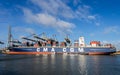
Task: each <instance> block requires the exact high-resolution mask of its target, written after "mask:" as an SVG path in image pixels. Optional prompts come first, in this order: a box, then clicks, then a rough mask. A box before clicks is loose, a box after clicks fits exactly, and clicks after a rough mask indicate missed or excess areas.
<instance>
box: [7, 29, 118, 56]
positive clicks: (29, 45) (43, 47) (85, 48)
mask: <svg viewBox="0 0 120 75" xmlns="http://www.w3.org/2000/svg"><path fill="white" fill-rule="evenodd" d="M9 30H10V29H9ZM43 34H44V33H43ZM32 36H33V37H34V39H30V38H28V37H22V39H24V41H23V42H20V41H18V40H13V39H11V33H9V38H8V50H6V52H5V53H7V54H64V53H66V54H85V55H109V54H112V53H114V52H116V48H115V47H114V46H113V45H112V44H104V45H103V44H101V42H100V41H91V42H90V44H89V45H86V44H85V40H84V37H79V39H78V40H75V41H74V43H73V44H72V42H71V40H70V39H69V38H68V37H66V38H65V40H64V41H62V42H59V41H57V40H56V39H53V38H47V37H45V36H44V37H43V36H42V37H41V36H38V35H35V34H34V35H32Z"/></svg>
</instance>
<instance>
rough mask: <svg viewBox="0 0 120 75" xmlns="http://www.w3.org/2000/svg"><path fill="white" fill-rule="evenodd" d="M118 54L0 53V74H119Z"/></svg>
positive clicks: (119, 59)
mask: <svg viewBox="0 0 120 75" xmlns="http://www.w3.org/2000/svg"><path fill="white" fill-rule="evenodd" d="M119 74H120V56H119V55H116V56H88V55H78V54H77V55H76V54H56V55H39V56H38V55H4V54H1V55H0V75H119Z"/></svg>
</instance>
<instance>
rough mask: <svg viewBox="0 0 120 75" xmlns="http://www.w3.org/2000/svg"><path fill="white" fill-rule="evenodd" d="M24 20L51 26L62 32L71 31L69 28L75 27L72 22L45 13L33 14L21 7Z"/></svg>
mask: <svg viewBox="0 0 120 75" xmlns="http://www.w3.org/2000/svg"><path fill="white" fill-rule="evenodd" d="M23 11H24V15H25V17H26V20H27V21H28V22H31V23H37V24H39V25H44V26H49V27H53V28H55V29H57V30H61V31H64V32H71V29H72V28H74V27H75V25H74V24H73V23H70V22H67V21H63V20H60V19H59V18H58V19H57V18H56V17H54V16H52V15H50V14H47V13H37V14H33V13H32V12H31V11H30V10H29V9H25V8H24V9H23Z"/></svg>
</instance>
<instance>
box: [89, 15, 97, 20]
mask: <svg viewBox="0 0 120 75" xmlns="http://www.w3.org/2000/svg"><path fill="white" fill-rule="evenodd" d="M88 19H90V20H95V19H96V17H95V16H93V15H89V16H88Z"/></svg>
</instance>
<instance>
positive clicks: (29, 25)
mask: <svg viewBox="0 0 120 75" xmlns="http://www.w3.org/2000/svg"><path fill="white" fill-rule="evenodd" d="M119 3H120V1H119V0H0V32H1V33H0V40H1V41H4V42H6V40H7V35H8V25H11V27H12V34H13V36H14V38H15V39H20V37H22V36H29V35H31V34H32V33H36V34H41V33H43V32H45V33H46V34H47V36H48V37H52V35H53V34H56V36H57V37H56V38H57V39H58V40H60V41H62V40H63V39H64V37H66V34H69V37H70V38H71V40H72V41H73V40H76V39H78V38H79V37H80V36H84V37H85V42H86V43H87V44H89V42H90V41H92V40H98V41H101V42H102V43H112V44H114V45H115V46H116V47H117V48H119V46H120V45H119V44H120V29H119V28H120V22H119V20H120V5H119Z"/></svg>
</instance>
